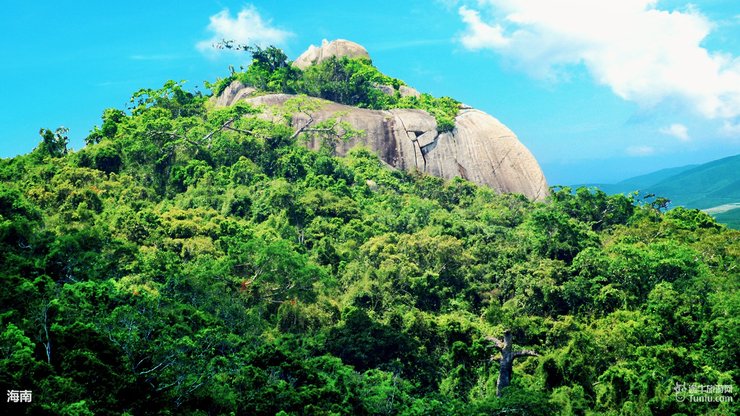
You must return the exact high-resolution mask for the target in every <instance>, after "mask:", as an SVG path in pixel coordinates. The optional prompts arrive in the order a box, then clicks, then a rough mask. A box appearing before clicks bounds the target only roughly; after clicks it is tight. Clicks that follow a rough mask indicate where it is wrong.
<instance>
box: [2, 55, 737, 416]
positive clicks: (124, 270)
mask: <svg viewBox="0 0 740 416" xmlns="http://www.w3.org/2000/svg"><path fill="white" fill-rule="evenodd" d="M345 64H347V65H349V64H348V62H345ZM353 65H354V64H353ZM281 68H282V67H281V66H279V65H278V66H276V67H275V68H266V69H265V71H267V72H266V74H267V75H264V74H262V75H264V76H266V77H267V79H268V80H270V79H273V78H270V77H272V76H273V74H275V73H277V72H278V71H283V72H285V71H287V70H285V69H281ZM258 69H259V68H258ZM360 69H362V68H360ZM312 71H319V69H315V70H312ZM253 72H255V73H257V72H258V71H256V70H253ZM260 74H261V73H260ZM299 75H300V74H299ZM350 75H351V74H350ZM317 76H318V75H317ZM275 77H276V78H275V79H279V74H278V75H275ZM245 80H246V82H252V81H250V80H249V77H245ZM273 80H274V79H273ZM346 82H354V81H352V78H351V77H347V78H346ZM278 84H279V83H278ZM278 84H270V83H269V82H267V83H266V84H265V86H269V85H278ZM219 85H222V84H219ZM217 88H218V87H217ZM317 95H320V94H318V93H317ZM383 99H385V98H383ZM301 100H303V98H301V97H297V98H296V101H295V102H294V103H293V104H295V105H293V106H290V105H288V106H286V109H285V111H286V112H290V111H301V110H300V108H301V103H302V101H301ZM428 101H429V102H432V101H431V99H430V100H428ZM417 104H418V103H417ZM439 115H440V117H442V118H444V117H445V115H444V113H443V112H441V113H439ZM275 120H276V121H275ZM275 120H274V121H269V120H267V119H265V118H264V117H260V115H259V111H258V110H257V109H254V108H251V107H249V106H247V105H245V104H237V105H235V106H232V107H228V108H224V109H214V108H212V107H211V105H210V103H209V101H208V97H205V96H202V95H201V94H198V93H191V92H188V91H186V90H185V89H183V86H182V85H180V84H177V83H173V82H170V83H167V84H166V85H165V86H164V87H163V88H162V89H158V90H142V91H140V92H138V93H136V94H135V95H134V97H133V98H132V103H131V106H130V108H128V109H121V110H119V109H108V110H105V111H104V113H103V117H102V124H101V126H100V127H99V128H96V129H95V130H94V131H93V133H92V134H91V135H90V136H89V137H88V140H87V142H88V144H87V146H85V147H84V148H83V149H81V150H79V151H75V152H72V151H68V149H67V138H66V132H65V131H64V130H63V129H61V130H58V131H50V130H42V132H41V135H42V137H41V142H40V144H39V146H38V147H37V148H36V150H34V151H33V152H32V153H30V154H27V155H23V156H18V157H15V158H12V159H4V160H0V276H1V277H2V290H0V322H1V323H2V325H1V326H0V331H1V332H0V384H2V385H3V386H6V388H7V389H8V390H11V389H12V390H30V391H32V392H33V401H32V402H31V403H4V402H3V403H2V405H3V407H4V409H3V411H2V413H3V414H10V413H27V414H62V415H121V414H130V415H144V414H147V415H149V414H165V415H217V414H226V415H228V414H244V415H251V414H254V415H276V414H279V415H340V414H341V415H344V414H347V415H512V414H515V415H571V414H575V415H650V414H655V415H662V414H675V413H678V414H687V415H693V414H712V415H729V414H736V413H737V412H738V405H737V402H736V401H737V400H738V397H737V395H736V394H735V395H734V396H732V394H731V395H730V397H734V399H735V402H726V401H725V402H723V403H717V402H697V401H692V400H690V398H689V397H688V394H689V393H688V392H682V393H680V394H679V395H676V391H675V390H674V389H675V388H676V386H677V383H678V384H679V385H683V383H686V385H691V384H697V385H711V386H715V385H719V386H724V385H731V386H737V383H738V380H739V378H740V377H739V375H740V374H739V373H738V365H737V363H738V362H740V292H738V285H739V283H740V279H739V276H740V258H739V257H740V232H738V231H733V230H729V229H727V228H725V227H724V226H721V225H718V224H717V223H716V222H715V221H714V220H713V219H712V218H711V217H709V216H708V215H706V214H704V213H702V212H700V211H697V210H687V209H682V208H678V209H674V210H671V211H669V212H662V205H661V200H644V199H640V198H637V197H635V198H628V197H625V196H621V195H617V196H608V195H606V194H605V193H603V192H600V191H588V190H586V189H580V190H578V191H577V192H575V193H573V192H571V190H570V189H567V188H566V189H554V190H553V193H552V196H551V197H550V199H549V200H548V201H547V202H545V203H534V202H530V201H528V200H527V199H525V198H524V197H521V196H517V195H497V194H495V193H494V192H493V191H491V190H490V189H487V188H482V187H477V186H475V185H473V184H471V183H468V182H465V181H463V180H453V181H451V182H444V181H442V180H441V179H438V178H435V177H431V176H425V175H423V174H413V173H405V172H403V171H397V170H391V169H389V168H387V167H385V166H384V165H383V164H382V163H381V162H380V160H379V159H378V157H377V156H376V155H374V154H372V153H371V152H369V151H367V150H366V149H361V148H360V149H356V150H355V151H353V152H351V153H350V154H349V155H348V156H347V157H346V158H337V157H334V156H333V152H332V143H335V141H336V140H341V138H342V136H343V135H346V134H353V133H356V132H352V131H351V130H347V129H344V128H343V126H342V124H341V123H340V122H339V121H337V122H336V123H327V124H325V125H323V126H320V128H316V129H304V130H303V131H299V130H300V127H301V126H292V125H290V122H289V120H290V117H284V118H282V119H275ZM448 127H449V126H448ZM311 134H314V135H321V137H323V138H324V139H325V141H324V142H325V146H324V148H323V149H322V150H321V151H318V152H315V151H309V150H307V149H306V148H305V147H304V146H302V145H301V141H302V140H304V138H305V137H306V135H311ZM505 334H508V337H506V338H510V341H511V342H512V343H513V344H514V345H513V349H512V350H511V351H508V352H509V353H512V352H513V353H516V352H523V351H525V350H527V352H526V353H522V354H520V357H519V358H518V359H516V360H514V361H513V373H512V377H511V385H510V386H508V387H507V388H504V389H503V390H502V391H501V392H500V393H501V395H500V397H498V396H497V379H498V376H499V368H500V366H499V362H498V361H497V359H499V358H501V353H502V351H501V350H500V349H499V348H500V347H501V346H502V345H503V344H502V340H504V338H505ZM509 347H511V345H509ZM506 352H507V351H504V355H506ZM735 389H736V387H735ZM735 392H736V390H735ZM712 397H719V396H712ZM724 397H726V396H724Z"/></svg>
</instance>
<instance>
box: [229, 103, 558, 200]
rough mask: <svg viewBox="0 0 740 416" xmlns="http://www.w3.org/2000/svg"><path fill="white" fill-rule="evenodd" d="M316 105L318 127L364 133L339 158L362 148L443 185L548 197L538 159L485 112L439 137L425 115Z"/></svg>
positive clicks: (300, 118) (342, 147)
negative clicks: (456, 181) (343, 126)
mask: <svg viewBox="0 0 740 416" xmlns="http://www.w3.org/2000/svg"><path fill="white" fill-rule="evenodd" d="M292 97H293V96H291V95H288V94H270V95H261V96H256V97H248V98H246V99H245V100H246V101H247V102H249V103H251V104H254V105H264V106H267V107H270V106H280V105H282V104H284V103H285V101H287V100H289V99H290V98H292ZM314 100H318V101H319V102H320V103H321V108H320V109H319V110H317V111H315V112H313V113H312V116H313V118H314V123H318V122H320V121H323V120H326V119H328V118H330V117H335V116H336V114H342V115H341V117H340V118H341V120H342V121H347V122H349V123H350V124H351V125H352V126H353V127H354V128H355V129H358V130H363V131H364V132H365V134H364V135H363V136H362V137H356V138H352V139H350V140H349V141H347V142H344V143H339V144H338V145H337V148H336V152H337V154H338V155H340V156H343V155H345V154H347V152H348V151H349V150H350V149H352V148H353V147H355V146H358V145H364V146H366V147H368V148H370V149H372V150H373V151H375V152H376V153H377V154H378V156H379V157H380V158H381V160H383V161H384V162H385V163H387V164H389V165H390V166H392V167H394V168H397V169H404V170H419V171H421V172H426V173H428V174H430V175H434V176H437V177H441V178H444V179H452V178H454V177H456V176H459V177H462V178H464V179H467V180H469V181H471V182H474V183H477V184H479V185H486V186H489V187H490V188H493V189H495V190H497V191H498V192H511V193H520V194H524V195H525V196H527V197H528V198H530V199H533V200H541V199H543V198H544V197H546V196H547V195H548V187H547V182H546V181H545V176H544V174H543V173H542V170H541V169H540V166H539V164H538V163H537V160H535V158H534V156H532V154H531V153H530V152H529V150H528V149H527V148H526V147H525V146H524V145H523V144H522V143H521V142H519V140H518V139H517V137H516V135H515V134H514V133H513V132H512V131H511V130H509V129H508V128H507V127H506V126H504V125H503V124H502V123H501V122H499V121H498V120H496V119H495V118H493V117H491V116H490V115H488V114H486V113H484V112H482V111H479V110H474V109H462V110H460V113H459V114H458V116H457V117H456V118H455V130H453V131H452V132H447V133H441V134H440V133H438V132H437V122H436V120H435V119H434V117H432V116H431V115H430V114H429V113H427V112H425V111H422V110H415V109H393V110H368V109H363V108H356V107H351V106H346V105H342V104H338V103H335V102H331V101H326V100H319V99H314ZM227 105H228V104H227ZM307 122H308V117H307V116H306V115H304V114H297V115H295V116H294V117H293V126H295V128H296V129H297V128H300V127H301V126H303V125H304V124H305V123H307ZM320 145H321V143H320V141H319V140H318V139H312V140H310V141H309V142H308V143H307V146H308V147H309V148H311V149H318V148H319V147H320Z"/></svg>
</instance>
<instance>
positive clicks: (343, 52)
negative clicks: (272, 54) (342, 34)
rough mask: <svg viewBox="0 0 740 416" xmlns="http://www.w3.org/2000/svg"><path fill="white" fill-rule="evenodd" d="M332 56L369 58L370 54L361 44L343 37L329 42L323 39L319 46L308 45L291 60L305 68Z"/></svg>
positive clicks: (299, 66)
mask: <svg viewBox="0 0 740 416" xmlns="http://www.w3.org/2000/svg"><path fill="white" fill-rule="evenodd" d="M333 56H336V57H338V58H341V57H343V56H346V57H348V58H366V59H370V54H368V53H367V49H365V48H364V47H362V45H359V44H357V43H354V42H350V41H348V40H344V39H337V40H333V41H331V42H329V41H327V40H326V39H324V41H323V42H321V46H314V45H311V46H309V47H308V50H307V51H306V52H303V53H302V54H301V56H299V57H298V59H296V60H295V61H294V62H293V65H295V66H297V67H298V68H300V69H306V68H308V67H309V66H311V65H316V64H318V63H320V62H322V61H325V60H327V59H329V58H331V57H333Z"/></svg>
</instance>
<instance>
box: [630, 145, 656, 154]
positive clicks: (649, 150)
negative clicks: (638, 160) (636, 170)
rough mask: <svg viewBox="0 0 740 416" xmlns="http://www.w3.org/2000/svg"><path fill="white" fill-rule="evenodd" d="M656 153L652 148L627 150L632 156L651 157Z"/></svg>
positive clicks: (635, 147) (636, 147)
mask: <svg viewBox="0 0 740 416" xmlns="http://www.w3.org/2000/svg"><path fill="white" fill-rule="evenodd" d="M653 153H655V149H654V148H653V147H652V146H630V147H628V148H627V154H628V155H630V156H649V155H652V154H653Z"/></svg>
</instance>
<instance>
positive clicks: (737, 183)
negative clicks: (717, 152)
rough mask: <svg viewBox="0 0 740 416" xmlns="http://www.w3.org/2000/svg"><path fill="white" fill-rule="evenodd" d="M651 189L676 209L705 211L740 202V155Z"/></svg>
mask: <svg viewBox="0 0 740 416" xmlns="http://www.w3.org/2000/svg"><path fill="white" fill-rule="evenodd" d="M648 189H650V192H652V193H654V194H656V195H661V196H665V197H666V198H669V199H670V200H671V201H672V203H673V204H672V205H674V206H677V205H681V206H686V207H690V208H699V209H705V208H711V207H715V206H718V205H724V204H731V203H735V202H740V155H736V156H730V157H726V158H724V159H719V160H715V161H712V162H709V163H705V164H703V165H699V166H696V167H694V168H692V169H689V170H686V171H683V172H681V173H679V174H677V175H673V176H671V177H669V178H666V179H664V180H662V181H660V182H658V183H656V184H654V185H652V186H650V187H648Z"/></svg>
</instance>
